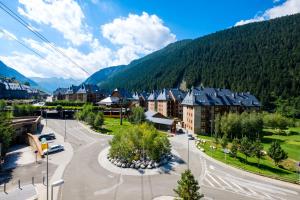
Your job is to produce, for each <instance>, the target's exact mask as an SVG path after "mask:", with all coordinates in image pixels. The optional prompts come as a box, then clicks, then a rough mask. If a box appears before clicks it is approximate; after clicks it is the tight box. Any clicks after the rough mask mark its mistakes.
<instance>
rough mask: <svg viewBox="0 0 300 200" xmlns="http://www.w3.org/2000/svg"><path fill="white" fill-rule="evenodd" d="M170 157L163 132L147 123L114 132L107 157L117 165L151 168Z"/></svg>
mask: <svg viewBox="0 0 300 200" xmlns="http://www.w3.org/2000/svg"><path fill="white" fill-rule="evenodd" d="M171 158H172V155H171V145H170V142H169V140H168V137H167V136H166V135H165V134H162V133H160V132H158V131H157V130H156V129H155V127H153V126H152V125H149V124H147V123H143V124H139V125H134V126H132V127H130V128H128V129H127V130H121V131H119V132H116V133H115V134H114V137H113V139H112V140H111V142H110V150H109V155H108V159H109V161H110V162H112V163H113V164H115V165H116V166H118V167H123V168H135V169H138V168H142V169H145V168H148V169H152V168H155V167H158V166H160V165H162V164H165V163H167V162H168V161H169V160H170V159H171Z"/></svg>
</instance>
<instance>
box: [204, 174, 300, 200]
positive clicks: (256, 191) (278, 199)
mask: <svg viewBox="0 0 300 200" xmlns="http://www.w3.org/2000/svg"><path fill="white" fill-rule="evenodd" d="M202 184H203V185H204V186H208V187H212V188H215V189H220V190H226V191H229V192H233V193H238V194H241V195H243V196H248V197H252V198H254V199H262V200H265V199H266V200H270V199H272V200H273V199H274V200H285V199H288V198H287V195H288V194H289V193H290V194H295V192H294V191H291V190H285V189H282V188H279V187H275V186H272V185H266V184H260V183H257V182H252V181H249V180H245V179H239V178H236V177H234V176H230V175H228V176H222V175H217V174H214V173H213V172H209V171H206V173H205V176H204V179H203V181H202Z"/></svg>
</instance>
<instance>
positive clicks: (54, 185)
mask: <svg viewBox="0 0 300 200" xmlns="http://www.w3.org/2000/svg"><path fill="white" fill-rule="evenodd" d="M64 182H65V181H64V180H63V179H60V180H58V181H56V182H54V183H52V185H51V200H53V188H54V187H57V186H60V185H62V184H64Z"/></svg>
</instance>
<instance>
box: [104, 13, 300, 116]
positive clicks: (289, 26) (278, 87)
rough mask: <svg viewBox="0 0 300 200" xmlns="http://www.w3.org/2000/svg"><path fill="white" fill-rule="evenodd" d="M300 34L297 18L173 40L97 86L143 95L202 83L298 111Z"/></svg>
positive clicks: (295, 16) (267, 104)
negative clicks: (243, 93) (284, 105)
mask: <svg viewBox="0 0 300 200" xmlns="http://www.w3.org/2000/svg"><path fill="white" fill-rule="evenodd" d="M299 33H300V14H296V15H291V16H286V17H282V18H277V19H273V20H269V21H264V22H257V23H252V24H247V25H244V26H238V27H232V28H230V29H227V30H223V31H219V32H216V33H213V34H210V35H207V36H203V37H200V38H197V39H194V40H184V41H179V42H175V43H173V44H170V45H168V46H167V47H165V48H163V49H161V50H159V51H157V52H154V53H152V54H150V55H147V56H145V57H143V58H141V59H138V60H135V61H133V62H131V63H130V64H129V65H126V66H124V67H123V69H122V71H120V72H117V73H114V74H113V75H111V76H110V77H109V78H108V79H107V80H105V81H104V82H101V83H100V84H99V86H101V87H103V88H105V89H113V88H115V87H123V88H126V89H129V90H140V91H141V90H152V89H161V88H164V87H177V86H179V85H180V84H182V83H186V85H187V86H188V87H191V86H192V85H195V86H197V85H200V84H201V85H203V86H205V87H220V88H229V89H232V90H234V91H241V92H242V91H250V92H251V93H253V94H254V95H256V96H257V97H258V98H259V99H260V100H261V101H262V103H263V105H264V108H265V109H272V108H274V106H275V101H277V100H284V101H288V103H287V104H286V105H292V106H293V107H294V108H297V109H298V111H299V110H300V34H299Z"/></svg>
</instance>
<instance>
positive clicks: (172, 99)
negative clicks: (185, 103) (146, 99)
mask: <svg viewBox="0 0 300 200" xmlns="http://www.w3.org/2000/svg"><path fill="white" fill-rule="evenodd" d="M185 95H186V94H185V93H184V92H183V91H181V90H179V89H178V88H174V89H168V90H167V89H163V90H162V91H161V93H160V94H159V95H158V96H157V98H156V100H157V111H158V112H159V113H161V114H162V115H164V116H166V117H172V118H179V119H182V106H181V102H182V100H183V98H184V97H185Z"/></svg>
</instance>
